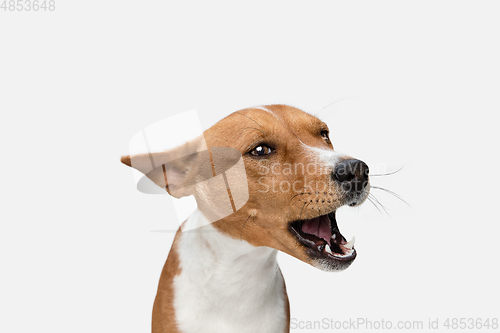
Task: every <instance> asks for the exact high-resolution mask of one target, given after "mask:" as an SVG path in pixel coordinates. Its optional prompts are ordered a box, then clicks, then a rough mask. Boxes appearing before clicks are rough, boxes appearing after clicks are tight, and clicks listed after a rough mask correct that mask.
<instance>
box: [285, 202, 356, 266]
mask: <svg viewBox="0 0 500 333" xmlns="http://www.w3.org/2000/svg"><path fill="white" fill-rule="evenodd" d="M290 232H291V233H292V234H293V235H295V236H296V237H297V238H298V240H299V241H300V243H302V244H303V245H304V246H306V247H307V249H308V254H309V255H310V256H311V257H314V258H319V259H327V260H328V259H329V260H332V261H340V262H351V261H353V260H354V259H355V258H356V250H355V249H354V237H353V239H352V240H351V241H349V242H348V241H347V240H346V239H345V238H344V236H342V234H341V233H340V230H339V227H338V225H337V220H336V219H335V211H333V212H331V213H328V214H326V215H321V216H318V217H315V218H313V219H310V220H300V221H295V222H292V223H291V224H290Z"/></svg>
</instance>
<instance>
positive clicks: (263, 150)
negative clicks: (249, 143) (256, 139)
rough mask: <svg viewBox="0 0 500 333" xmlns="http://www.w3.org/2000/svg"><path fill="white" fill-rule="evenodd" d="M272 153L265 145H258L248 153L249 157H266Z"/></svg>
mask: <svg viewBox="0 0 500 333" xmlns="http://www.w3.org/2000/svg"><path fill="white" fill-rule="evenodd" d="M272 152H273V150H272V149H271V148H269V147H268V146H266V145H258V146H257V147H255V148H254V149H253V150H252V151H250V155H252V156H266V155H269V154H271V153H272Z"/></svg>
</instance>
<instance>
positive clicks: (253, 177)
mask: <svg viewBox="0 0 500 333" xmlns="http://www.w3.org/2000/svg"><path fill="white" fill-rule="evenodd" d="M267 108H268V109H269V110H271V111H272V113H269V112H266V111H264V110H260V109H245V110H241V111H238V112H235V113H233V114H231V115H229V116H227V117H226V118H224V119H222V120H221V121H219V122H218V123H216V124H215V125H213V126H212V127H211V128H210V129H208V130H206V131H205V132H204V138H205V141H206V144H207V146H208V148H209V149H210V148H211V147H232V148H236V149H238V150H239V151H240V152H241V154H242V156H243V159H244V163H245V170H246V176H247V179H248V190H249V195H250V196H249V200H248V202H247V203H246V204H245V205H244V206H243V207H242V208H241V209H239V210H238V211H236V212H235V213H233V214H232V215H230V216H228V217H226V218H223V219H221V220H218V221H216V222H214V223H213V226H214V227H215V228H217V229H218V230H220V231H221V232H223V233H225V234H227V235H229V236H230V237H233V238H235V239H240V238H241V239H244V240H245V241H247V242H249V243H250V244H252V245H254V246H267V247H271V248H274V249H277V250H279V251H282V252H285V253H288V254H289V255H291V256H294V257H296V258H298V259H300V260H302V261H304V262H307V263H311V262H312V259H311V258H310V256H309V255H308V254H307V253H306V250H305V248H304V247H303V246H302V245H301V244H300V243H299V242H298V240H297V239H296V238H295V237H294V236H293V235H292V234H291V233H290V232H289V231H288V227H289V223H290V222H291V221H294V220H298V219H300V218H301V217H302V218H304V217H307V218H312V217H315V216H319V215H323V214H325V213H326V211H327V210H328V211H333V210H335V209H337V208H338V207H340V206H341V205H342V204H343V203H342V200H341V198H340V197H339V195H338V189H337V187H335V184H333V182H332V180H331V175H330V174H322V173H319V172H318V173H317V174H314V175H312V176H310V175H306V174H305V172H303V171H300V172H299V173H298V174H297V173H292V174H290V175H287V174H285V173H284V169H285V164H287V163H289V164H290V165H295V164H297V163H302V164H304V165H307V164H308V163H311V162H313V161H311V155H310V154H309V150H308V148H307V147H305V146H304V144H305V145H308V146H310V147H317V148H322V149H327V150H333V146H332V145H331V143H330V142H329V141H325V139H324V138H323V137H322V136H321V131H324V130H328V128H327V126H326V124H324V123H323V122H322V121H320V120H319V119H317V118H316V117H314V116H311V115H309V114H307V113H305V112H303V111H301V110H299V109H296V108H293V107H290V106H286V105H270V106H267ZM196 142H197V141H196V140H195V141H194V142H191V143H187V144H186V145H191V146H193V145H195V146H197V147H199V143H196ZM260 143H266V144H268V145H272V147H273V148H275V149H276V153H275V154H273V155H272V156H269V158H267V159H265V160H258V159H255V158H253V157H252V156H249V155H248V152H249V150H251V149H252V148H254V147H255V146H256V145H257V144H260ZM180 149H186V148H185V147H184V148H180ZM157 154H163V155H164V156H166V157H168V155H169V154H170V155H174V156H175V155H176V154H177V155H178V151H177V149H175V150H172V151H168V152H162V153H157ZM145 155H147V154H145ZM144 158H146V156H144ZM197 158H198V157H197ZM200 158H201V157H200ZM168 159H169V160H172V158H171V157H169V158H168ZM122 162H123V163H124V164H126V165H129V166H130V165H131V164H132V163H131V158H130V157H128V156H125V157H122ZM273 163H277V165H278V166H277V168H276V169H275V170H276V171H278V172H279V175H278V176H274V175H272V174H271V175H267V176H268V177H269V178H268V179H266V180H263V183H264V184H268V185H270V184H271V183H270V182H271V181H272V180H276V179H277V180H280V181H287V182H289V183H293V182H295V183H296V189H299V190H298V191H297V192H295V191H289V192H288V193H279V195H278V194H275V193H269V192H267V193H263V192H262V191H260V190H261V187H262V185H261V184H259V181H258V180H259V178H260V177H261V176H262V175H261V174H260V172H261V171H262V167H261V165H264V166H267V167H270V166H271V165H272V164H273ZM202 164H203V163H196V161H195V162H193V163H192V165H191V164H190V166H189V169H190V171H189V173H188V175H187V176H186V178H189V177H194V175H196V174H197V173H200V172H201V171H200V170H199V169H197V168H200V166H199V165H202ZM211 165H212V169H213V160H212V163H211ZM134 167H136V166H135V165H134ZM173 167H175V166H173ZM179 167H182V166H179ZM184 167H185V166H184ZM157 169H158V168H157ZM159 169H161V168H159ZM203 172H208V170H205V171H203ZM148 177H150V178H151V179H152V180H153V181H155V182H156V183H157V184H158V185H159V186H162V187H163V188H165V187H167V190H168V187H170V184H167V181H166V180H165V177H166V175H165V174H164V171H160V170H158V171H155V170H153V171H151V172H149V174H148ZM306 181H307V182H310V181H312V183H313V184H314V183H318V182H323V183H325V184H327V187H326V188H325V189H324V191H321V192H316V191H313V190H311V189H306V188H305V186H306V185H307V184H306ZM169 192H170V191H169ZM182 195H186V193H182ZM182 195H180V196H182ZM231 202H232V200H231ZM232 204H233V207H234V203H233V202H232ZM179 230H180V229H179ZM179 235H180V231H178V232H177V235H176V238H175V240H174V243H173V245H172V250H171V252H170V254H169V256H168V259H167V262H166V264H165V267H164V269H163V271H162V274H161V278H160V283H159V287H158V294H157V297H156V300H155V304H154V309H153V333H178V331H177V328H176V326H175V319H174V318H175V316H174V307H173V303H172V302H173V292H174V291H173V289H172V285H173V279H174V277H175V276H176V275H177V274H179V269H180V268H179V259H178V254H177V249H176V241H177V239H178V237H179ZM280 273H281V272H280ZM284 293H285V295H286V288H285V290H284ZM286 300H287V305H286V313H287V316H288V321H289V319H290V309H289V304H288V297H287V298H286ZM256 320H258V319H257V318H256ZM288 331H289V325H288V327H287V330H286V331H285V332H288Z"/></svg>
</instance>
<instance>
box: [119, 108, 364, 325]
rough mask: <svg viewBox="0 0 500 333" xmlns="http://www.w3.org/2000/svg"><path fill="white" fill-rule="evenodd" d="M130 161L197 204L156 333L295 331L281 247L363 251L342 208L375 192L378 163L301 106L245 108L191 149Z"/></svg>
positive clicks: (322, 260)
mask: <svg viewBox="0 0 500 333" xmlns="http://www.w3.org/2000/svg"><path fill="white" fill-rule="evenodd" d="M221 149H222V150H221ZM121 161H122V162H123V163H124V164H126V165H128V166H132V167H133V168H135V169H138V170H139V171H141V172H143V173H144V174H145V175H146V176H147V177H148V178H149V179H150V180H152V181H153V182H154V183H155V184H156V185H158V186H159V187H160V188H161V189H163V190H166V191H167V192H168V193H169V194H171V195H173V196H174V197H182V196H186V195H194V197H195V199H196V201H197V205H198V209H197V210H195V211H194V212H193V213H192V215H191V216H190V217H189V218H188V219H187V220H186V221H185V222H184V223H183V224H182V225H181V227H180V228H179V230H178V231H177V233H176V235H175V238H174V241H173V244H172V247H171V250H170V253H169V255H168V258H167V261H166V263H165V266H164V268H163V271H162V273H161V277H160V281H159V286H158V292H157V295H156V299H155V302H154V306H153V318H152V332H153V333H167V332H168V333H226V332H228V333H229V332H230V333H234V332H238V333H245V332H248V333H255V332H259V333H265V332H269V333H276V332H289V330H290V307H289V301H288V296H287V292H286V288H285V282H284V279H283V276H282V274H281V271H280V269H279V266H278V263H277V260H276V254H277V251H282V252H284V253H287V254H289V255H291V256H293V257H295V258H297V259H300V260H302V261H304V262H306V263H308V264H310V265H312V266H314V267H317V268H319V269H321V270H324V271H339V270H344V269H346V268H347V267H348V266H349V265H350V264H351V263H352V262H353V260H354V259H355V258H356V251H355V249H354V240H351V241H349V242H348V241H347V240H346V239H345V238H344V237H343V236H342V234H341V233H340V231H339V228H338V225H337V221H336V215H335V212H336V210H337V209H338V208H339V207H341V206H344V205H348V206H357V205H360V204H361V203H363V202H364V201H365V200H366V198H367V196H368V193H369V190H370V185H369V177H368V172H369V171H368V166H367V165H366V164H365V163H364V162H362V161H360V160H357V159H354V158H352V157H349V156H347V155H344V154H341V153H339V152H337V151H335V150H334V147H333V145H332V143H331V141H330V138H329V129H328V127H327V125H326V124H325V123H324V122H322V121H321V120H319V119H318V118H316V117H315V116H312V115H310V114H308V113H306V112H304V111H301V110H299V109H297V108H294V107H291V106H286V105H267V106H260V107H253V108H248V109H244V110H240V111H237V112H234V113H232V114H230V115H229V116H227V117H226V118H224V119H222V120H220V121H219V122H217V123H216V124H215V125H213V126H212V127H211V128H209V129H208V130H206V131H205V132H204V133H203V136H201V137H200V138H197V139H194V140H192V141H190V142H187V143H185V144H184V145H182V146H180V147H177V148H174V149H171V150H167V151H162V152H155V153H145V154H139V155H133V156H124V157H122V159H121ZM218 168H219V169H218ZM217 169H218V170H217ZM216 179H219V182H217V181H216ZM148 182H149V180H148Z"/></svg>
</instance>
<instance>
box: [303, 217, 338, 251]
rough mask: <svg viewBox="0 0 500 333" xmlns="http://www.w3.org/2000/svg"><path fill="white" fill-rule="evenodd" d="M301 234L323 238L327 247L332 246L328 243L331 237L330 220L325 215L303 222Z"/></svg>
mask: <svg viewBox="0 0 500 333" xmlns="http://www.w3.org/2000/svg"><path fill="white" fill-rule="evenodd" d="M302 232H305V233H306V234H312V235H316V236H318V237H320V238H323V239H324V240H326V241H327V242H328V245H330V246H331V245H332V244H331V243H330V239H331V237H332V232H331V230H330V219H329V218H328V216H327V215H323V216H320V217H316V218H314V219H311V220H307V221H304V223H302Z"/></svg>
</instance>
